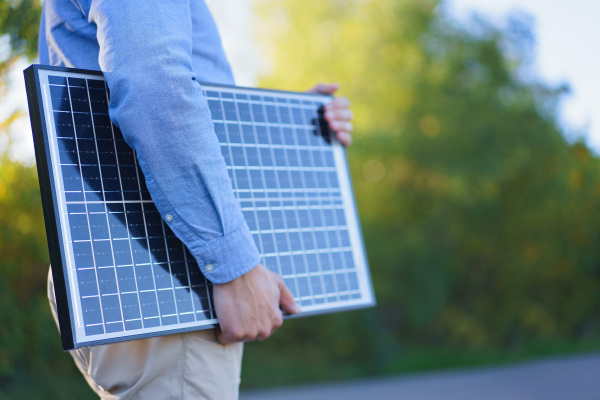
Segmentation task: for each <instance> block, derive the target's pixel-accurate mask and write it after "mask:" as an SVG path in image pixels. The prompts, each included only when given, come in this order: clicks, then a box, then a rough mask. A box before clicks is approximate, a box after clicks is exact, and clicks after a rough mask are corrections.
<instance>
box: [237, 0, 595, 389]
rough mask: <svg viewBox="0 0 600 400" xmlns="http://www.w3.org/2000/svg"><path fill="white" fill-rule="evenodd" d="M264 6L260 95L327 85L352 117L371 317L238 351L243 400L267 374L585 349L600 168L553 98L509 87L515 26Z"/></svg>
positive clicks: (413, 5)
mask: <svg viewBox="0 0 600 400" xmlns="http://www.w3.org/2000/svg"><path fill="white" fill-rule="evenodd" d="M259 7H260V15H261V17H262V18H261V31H260V35H261V42H265V43H269V45H268V46H266V51H267V54H269V56H270V59H271V61H272V63H271V65H270V70H269V71H268V73H267V74H266V75H265V76H264V77H263V79H262V81H261V84H262V85H263V86H267V87H275V88H288V89H289V88H292V89H303V88H306V87H310V85H311V84H312V82H314V81H315V80H317V81H325V82H328V81H331V80H336V81H338V82H339V83H340V84H341V87H342V90H343V92H342V94H343V95H346V96H348V97H349V98H350V99H351V100H352V102H353V108H354V110H355V114H356V134H355V144H354V145H353V146H352V148H350V149H349V158H350V162H351V169H352V174H353V177H354V184H355V191H356V196H357V202H358V206H359V209H360V215H361V219H362V222H363V228H364V233H365V241H366V245H367V253H368V256H369V261H370V265H371V269H372V274H373V278H374V281H375V290H376V295H377V299H378V303H379V304H378V307H377V308H376V309H373V310H368V311H363V312H355V313H349V314H345V315H339V316H332V317H323V318H319V319H311V320H305V321H294V322H292V323H289V324H288V326H287V327H284V330H283V331H282V332H281V333H278V334H277V335H276V336H275V338H274V339H273V340H270V341H269V342H267V343H265V344H261V345H256V346H254V345H250V346H247V349H246V352H247V355H248V356H249V357H248V358H247V360H246V367H247V368H246V370H245V373H246V378H247V381H248V383H249V384H254V383H256V382H260V381H261V378H260V376H259V375H258V372H257V373H254V372H252V371H260V373H261V374H263V373H264V368H265V367H264V366H265V363H269V362H270V363H272V365H271V368H273V370H275V371H274V372H273V373H274V374H275V376H276V377H279V379H280V382H288V381H294V380H296V381H299V380H309V379H315V378H316V377H319V376H320V377H321V378H331V377H342V376H349V375H353V374H360V373H377V372H389V371H393V370H399V369H401V368H403V367H402V365H405V364H403V363H404V361H403V359H405V358H407V357H409V356H410V354H411V350H410V349H413V348H425V349H426V348H435V349H438V350H439V351H438V353H439V354H442V353H443V349H455V350H456V351H457V353H458V352H465V351H467V352H471V351H479V352H484V351H506V350H511V351H519V349H521V350H520V351H526V350H523V349H526V348H527V346H530V345H531V344H533V343H538V342H550V343H559V342H561V341H563V340H568V341H575V342H576V341H581V340H584V339H586V338H595V339H596V340H597V338H598V336H599V335H598V334H599V332H598V315H600V313H599V311H600V310H599V309H598V308H599V306H598V304H600V290H599V289H600V280H599V279H598V278H599V276H598V273H599V271H598V265H599V263H598V260H599V250H598V249H600V247H599V246H598V242H599V239H600V235H599V232H598V228H597V227H598V226H599V225H598V222H599V221H598V212H597V208H598V206H597V204H598V203H599V201H598V200H600V198H599V197H598V196H599V192H598V191H599V185H598V182H599V181H600V180H599V178H600V170H599V162H598V159H597V158H596V157H595V156H593V155H592V154H591V153H590V151H589V150H588V149H587V147H586V146H585V145H584V144H582V143H576V144H573V145H570V144H569V143H567V142H566V141H565V139H564V137H563V135H562V133H561V128H560V127H559V125H558V123H557V121H556V115H557V105H558V104H559V101H560V96H561V94H562V93H564V91H565V89H564V88H561V87H559V88H553V87H548V86H546V85H544V84H541V83H538V82H528V81H525V80H523V79H521V78H520V76H521V71H522V68H523V67H524V66H525V65H526V62H527V61H528V59H529V57H530V56H529V52H530V50H531V47H532V36H531V33H530V29H529V26H528V25H527V19H526V18H521V17H520V16H518V15H517V16H514V17H513V18H512V19H510V20H509V21H508V22H509V23H508V24H507V27H505V28H498V27H494V26H492V25H490V24H488V23H486V22H485V21H482V20H477V19H474V20H473V21H472V22H471V23H470V24H469V25H468V26H459V25H458V24H457V23H456V22H455V21H453V20H452V19H451V18H450V17H448V13H447V12H446V9H445V8H444V4H443V3H442V2H439V1H433V0H431V1H422V0H369V1H345V2H344V1H337V0H320V1H307V2H306V1H305V2H296V1H293V0H285V1H281V0H278V1H264V2H261V4H260V5H259ZM289 325H293V326H291V327H290V326H289ZM281 349H285V352H282V351H281ZM427 352H428V351H423V352H422V357H423V358H427V357H429V356H428V355H427V354H428V353H427ZM265 353H268V354H269V357H266V356H265ZM285 354H288V355H287V357H286V356H285ZM270 357H272V358H271V361H265V360H269V358H270ZM420 362H421V361H416V362H415V363H414V364H413V365H414V366H419V365H420V366H427V367H440V366H442V365H444V363H445V362H446V361H445V360H442V357H441V356H440V357H437V359H436V357H435V356H434V357H433V358H431V359H428V360H423V361H422V362H421V364H419V363H420ZM456 362H460V361H456ZM294 364H296V367H293V365H294ZM259 365H260V366H263V368H262V369H260V368H259ZM290 365H292V367H290ZM298 365H301V366H302V367H301V371H297V370H298ZM307 365H310V368H308V367H307ZM319 365H322V366H323V367H322V368H320V367H319Z"/></svg>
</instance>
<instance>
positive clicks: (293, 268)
mask: <svg viewBox="0 0 600 400" xmlns="http://www.w3.org/2000/svg"><path fill="white" fill-rule="evenodd" d="M264 111H265V115H267V114H268V111H267V109H266V105H265V107H264ZM277 119H278V120H279V121H280V117H279V116H277ZM276 128H277V130H279V131H280V132H279V133H280V135H281V138H282V140H283V138H284V137H285V136H284V135H283V133H282V132H281V130H282V129H283V128H282V126H281V125H276ZM267 139H268V140H269V143H270V144H272V137H271V136H268V138H267ZM287 147H288V143H284V144H282V148H283V149H286V148H287ZM274 150H275V148H271V152H272V153H273V154H272V155H273V159H274V160H275V159H276V156H275V151H274ZM283 155H284V159H283V161H284V162H285V164H286V166H289V160H288V158H287V152H285V151H284V152H283ZM283 168H284V169H285V167H283ZM287 175H288V176H289V175H290V172H289V170H288V171H287ZM289 180H290V181H291V176H289ZM275 181H276V182H277V187H281V184H280V182H279V174H275ZM300 189H302V188H300ZM296 218H297V215H296ZM271 219H272V218H271ZM283 227H284V228H283V230H284V232H285V235H286V238H287V241H288V243H289V241H290V237H289V236H290V235H289V233H290V232H289V226H288V220H287V219H286V218H283ZM273 242H274V246H275V254H276V255H275V257H276V258H277V259H278V260H280V259H281V258H282V257H285V256H286V255H287V254H286V252H284V251H281V250H279V248H278V247H279V246H278V243H277V240H276V238H275V235H273ZM268 256H269V254H265V257H268ZM279 264H280V265H281V263H279ZM290 267H291V271H292V272H291V274H288V275H287V276H291V277H292V278H289V279H288V278H283V279H284V282H286V283H287V284H288V286H289V288H290V289H291V290H292V291H293V293H295V294H296V295H299V294H300V290H299V287H298V281H297V279H296V274H297V271H296V265H295V261H294V259H293V258H291V259H290ZM280 273H281V275H282V276H283V275H286V274H285V272H284V271H281V272H280ZM290 280H291V281H292V282H293V286H291V285H289V283H290ZM300 304H301V305H303V304H302V303H300Z"/></svg>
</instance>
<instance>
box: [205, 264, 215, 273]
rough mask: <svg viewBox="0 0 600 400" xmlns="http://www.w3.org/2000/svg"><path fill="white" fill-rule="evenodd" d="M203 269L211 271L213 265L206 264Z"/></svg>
mask: <svg viewBox="0 0 600 400" xmlns="http://www.w3.org/2000/svg"><path fill="white" fill-rule="evenodd" d="M204 269H205V270H206V272H213V271H214V269H215V266H214V265H212V264H206V266H205V267H204Z"/></svg>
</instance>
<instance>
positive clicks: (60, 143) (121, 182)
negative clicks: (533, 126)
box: [26, 66, 374, 349]
mask: <svg viewBox="0 0 600 400" xmlns="http://www.w3.org/2000/svg"><path fill="white" fill-rule="evenodd" d="M30 70H33V74H31V73H30V78H29V79H31V75H33V76H34V78H35V77H36V76H37V77H38V79H34V81H35V83H36V87H35V90H34V92H35V96H37V97H36V99H37V98H39V99H40V101H39V102H40V107H39V111H40V113H41V118H40V119H39V120H40V121H41V123H40V124H37V125H35V126H34V120H35V118H34V117H35V116H32V127H34V138H35V139H36V143H35V144H36V158H38V159H39V160H43V159H44V157H37V155H38V154H37V153H38V151H39V148H46V146H47V148H48V150H45V151H46V152H47V157H48V175H44V176H43V178H44V179H49V180H47V181H45V180H44V179H40V185H41V186H43V187H46V188H48V187H49V188H50V189H51V193H50V196H48V193H47V192H46V193H43V198H50V199H51V201H52V202H53V203H55V206H56V207H58V208H57V210H58V211H57V212H56V213H55V214H54V217H53V216H52V212H48V208H47V207H45V209H44V211H45V218H46V219H48V218H50V219H53V218H56V229H57V231H56V233H55V235H57V236H56V237H58V238H59V239H58V241H54V242H52V241H51V236H52V235H51V233H52V232H50V233H49V243H63V244H64V245H62V246H61V248H60V249H59V251H55V250H56V248H53V249H52V251H51V261H52V264H53V267H52V268H53V271H54V270H55V269H62V270H63V271H64V274H63V275H62V276H64V279H65V281H64V285H63V286H62V287H63V288H66V290H67V292H66V293H65V292H60V291H59V292H60V293H58V295H57V302H58V303H59V306H60V307H59V314H64V313H65V312H66V313H68V314H69V319H70V321H71V325H70V328H69V325H64V326H66V327H67V328H69V329H68V332H64V338H63V347H64V348H65V349H68V348H77V347H81V346H84V345H93V344H102V343H110V342H114V341H120V340H128V339H133V338H138V337H148V336H155V335H157V334H167V333H171V332H173V333H174V332H182V331H188V330H192V329H202V328H206V327H211V326H214V324H215V323H217V320H216V318H215V315H214V308H213V304H212V299H211V291H210V283H209V282H208V281H207V280H206V279H205V278H204V277H203V276H202V275H201V273H200V270H199V268H198V266H197V263H196V261H195V260H194V258H193V257H192V255H191V253H190V252H189V250H188V249H187V248H185V246H183V244H182V243H181V242H180V241H179V240H178V239H177V238H176V237H175V235H174V233H173V232H172V231H171V230H170V227H169V226H168V224H167V223H165V222H164V220H163V219H162V217H161V216H160V214H159V212H158V210H157V209H156V206H155V205H154V203H153V202H152V201H151V199H150V197H149V193H148V190H147V188H146V187H145V182H144V178H143V176H142V175H141V169H140V167H139V164H138V163H137V159H136V157H135V152H133V151H132V150H131V149H130V148H129V147H128V146H127V145H126V143H125V141H124V139H123V137H122V135H121V133H120V131H118V128H117V127H115V126H114V125H112V123H111V122H110V119H109V118H108V101H109V96H108V91H107V89H106V84H105V82H104V80H103V79H102V76H101V75H99V74H97V73H94V72H88V71H72V70H65V69H60V68H54V67H50V68H45V67H35V66H34V67H31V68H30ZM35 74H37V75H35ZM26 76H27V72H26ZM26 80H27V79H26ZM30 88H31V85H30V84H29V85H28V96H29V92H30ZM207 88H208V90H207ZM203 91H204V93H205V94H206V97H207V101H208V103H209V107H210V108H211V113H212V114H213V122H214V124H215V132H216V133H217V136H218V137H219V141H220V142H221V143H220V145H221V150H222V154H223V156H224V157H225V160H226V162H227V171H228V174H229V176H230V178H231V183H232V188H233V190H234V194H235V196H236V197H237V199H238V201H239V202H240V208H241V210H242V212H243V213H244V216H245V217H246V218H247V221H248V224H249V226H250V227H251V229H250V233H251V235H252V237H253V239H254V240H255V242H256V244H257V246H258V247H259V248H260V250H261V261H262V262H263V263H264V264H265V265H266V266H267V267H268V268H270V269H272V270H275V271H276V272H279V273H280V274H281V275H282V277H283V278H284V281H285V282H286V284H288V285H289V286H290V289H292V292H293V293H294V295H295V297H296V300H297V301H298V302H299V303H300V304H301V305H302V307H303V313H302V315H311V314H314V313H322V312H331V311H335V310H338V309H339V310H343V309H352V308H358V307H365V306H369V305H372V304H373V303H374V298H373V295H372V287H371V286H370V279H369V277H368V266H367V264H366V259H364V250H363V249H362V248H361V249H359V251H357V250H356V249H355V247H356V246H359V247H361V246H363V245H362V242H361V238H360V232H358V233H357V232H355V230H356V228H357V226H358V225H357V219H356V215H355V209H354V208H351V207H352V206H353V199H352V193H351V191H350V192H348V189H349V188H350V189H351V186H349V185H348V182H347V181H346V182H343V181H344V177H346V179H348V176H347V174H348V171H347V164H346V161H345V155H344V152H343V150H342V149H341V147H340V146H339V144H338V143H336V142H335V139H333V140H332V139H330V138H328V136H327V135H328V133H326V132H322V131H321V127H322V125H321V124H322V122H321V121H320V120H319V118H321V117H322V115H321V116H319V115H318V113H317V111H316V109H317V108H318V107H322V105H323V104H324V103H325V102H326V101H328V98H327V97H325V96H319V95H305V94H299V93H287V92H274V91H265V90H260V89H246V88H235V87H225V86H216V85H203ZM53 95H54V97H53ZM35 96H34V97H35ZM32 104H37V103H36V101H33V102H32V101H30V109H31V105H32ZM44 121H45V125H44ZM36 129H37V133H38V134H36ZM40 131H42V132H41V134H40ZM313 131H314V132H313ZM40 138H42V139H43V140H42V141H41V146H40V145H39V143H38V142H40ZM325 138H326V139H327V140H325ZM330 141H331V143H330ZM53 160H54V161H53ZM340 166H341V168H342V169H340ZM344 166H345V168H346V170H344V169H343V168H344ZM75 171H76V172H75ZM50 181H51V182H52V183H51V184H50V186H47V185H46V182H50ZM338 181H339V182H338ZM42 183H43V184H42ZM338 184H339V185H338ZM342 184H343V185H342ZM340 185H341V186H340ZM344 185H345V186H344ZM45 195H46V196H45ZM348 196H350V198H348ZM349 207H350V209H349ZM353 213H354V216H353ZM47 214H48V215H47ZM353 218H354V219H353ZM60 236H62V239H60ZM357 239H358V241H357ZM62 252H64V254H65V255H64V256H61V257H60V258H57V257H58V256H57V255H58V254H61V253H62ZM55 261H56V262H55ZM53 273H54V272H53ZM57 273H58V275H57V276H60V275H61V273H60V272H57ZM58 287H59V288H60V287H61V285H60V284H59V286H58ZM59 320H61V321H62V322H61V332H63V329H62V327H63V322H65V321H67V320H66V319H65V318H64V316H63V317H61V316H59Z"/></svg>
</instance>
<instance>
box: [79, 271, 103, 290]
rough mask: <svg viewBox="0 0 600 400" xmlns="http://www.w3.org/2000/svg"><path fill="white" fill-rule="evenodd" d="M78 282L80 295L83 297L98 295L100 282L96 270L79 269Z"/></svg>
mask: <svg viewBox="0 0 600 400" xmlns="http://www.w3.org/2000/svg"><path fill="white" fill-rule="evenodd" d="M77 281H78V283H79V295H80V296H81V297H89V296H97V295H98V281H97V279H96V270H95V269H93V268H90V269H78V270H77Z"/></svg>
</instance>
